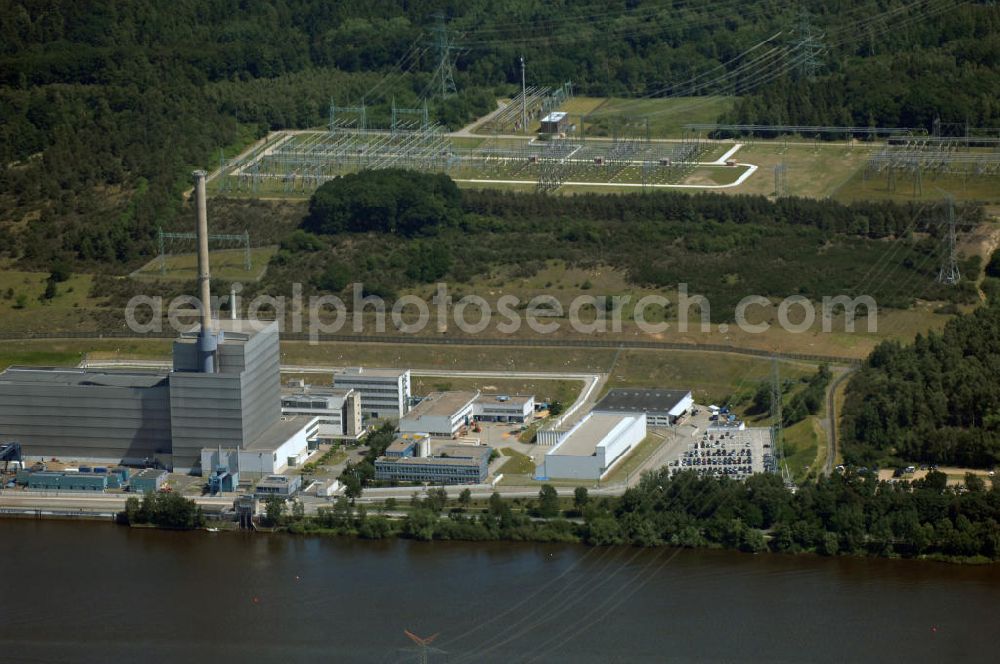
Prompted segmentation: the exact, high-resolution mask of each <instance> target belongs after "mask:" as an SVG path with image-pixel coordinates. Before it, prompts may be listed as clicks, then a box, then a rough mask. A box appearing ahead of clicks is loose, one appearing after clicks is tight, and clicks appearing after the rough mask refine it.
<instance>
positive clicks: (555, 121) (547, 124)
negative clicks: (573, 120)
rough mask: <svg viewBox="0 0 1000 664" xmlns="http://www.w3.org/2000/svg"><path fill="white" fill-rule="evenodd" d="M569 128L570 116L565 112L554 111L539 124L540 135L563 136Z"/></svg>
mask: <svg viewBox="0 0 1000 664" xmlns="http://www.w3.org/2000/svg"><path fill="white" fill-rule="evenodd" d="M568 128H569V115H568V114H567V113H565V112H563V111H553V112H551V113H549V114H548V115H546V116H545V117H543V118H542V120H541V122H540V123H539V129H538V132H539V133H540V134H561V133H563V132H565V131H566V130H567V129H568Z"/></svg>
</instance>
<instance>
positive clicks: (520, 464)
mask: <svg viewBox="0 0 1000 664" xmlns="http://www.w3.org/2000/svg"><path fill="white" fill-rule="evenodd" d="M500 453H501V454H502V455H504V456H505V457H507V462H506V463H504V464H503V465H502V466H500V471H499V472H501V473H503V474H504V475H508V474H510V475H528V476H531V475H533V474H534V472H535V464H534V463H533V462H532V461H531V459H530V458H528V455H527V454H521V453H520V452H518V451H517V450H514V449H511V448H509V447H502V448H500Z"/></svg>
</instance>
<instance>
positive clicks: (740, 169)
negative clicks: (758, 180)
mask: <svg viewBox="0 0 1000 664" xmlns="http://www.w3.org/2000/svg"><path fill="white" fill-rule="evenodd" d="M747 170H748V169H747V167H745V166H735V167H733V166H699V167H698V168H696V169H694V170H693V171H691V174H690V175H688V176H687V177H686V178H684V182H683V184H697V185H715V184H732V183H733V182H736V180H738V179H739V178H740V176H741V175H743V174H744V173H745V172H746V171H747ZM756 176H757V174H754V175H753V176H751V177H756Z"/></svg>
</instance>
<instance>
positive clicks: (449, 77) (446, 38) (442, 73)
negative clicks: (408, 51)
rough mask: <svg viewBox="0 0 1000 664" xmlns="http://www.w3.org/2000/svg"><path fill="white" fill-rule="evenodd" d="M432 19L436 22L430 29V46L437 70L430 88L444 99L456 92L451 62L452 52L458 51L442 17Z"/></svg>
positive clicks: (453, 65) (440, 15)
mask: <svg viewBox="0 0 1000 664" xmlns="http://www.w3.org/2000/svg"><path fill="white" fill-rule="evenodd" d="M434 18H435V21H436V22H435V24H434V27H433V28H431V34H432V35H433V36H434V40H433V42H431V46H433V47H434V51H435V52H436V53H437V68H436V69H435V70H434V77H433V78H432V79H431V86H432V87H438V88H439V89H440V92H441V98H442V99H444V98H446V97H448V96H450V95H453V94H455V92H456V91H457V90H456V88H455V63H454V62H453V61H452V51H457V50H459V49H458V47H457V46H455V44H454V43H453V42H452V40H451V35H450V34H449V32H448V26H447V24H446V23H445V19H444V15H443V14H435V16H434Z"/></svg>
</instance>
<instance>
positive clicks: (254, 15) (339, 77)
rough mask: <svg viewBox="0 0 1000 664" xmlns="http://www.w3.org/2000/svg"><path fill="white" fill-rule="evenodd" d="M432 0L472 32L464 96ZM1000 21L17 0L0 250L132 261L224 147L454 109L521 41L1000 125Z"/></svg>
mask: <svg viewBox="0 0 1000 664" xmlns="http://www.w3.org/2000/svg"><path fill="white" fill-rule="evenodd" d="M800 10H802V12H805V13H802V12H800ZM436 15H440V16H441V17H442V18H443V19H444V20H446V21H447V25H448V31H449V35H450V37H449V39H450V40H451V41H452V42H453V43H454V44H455V45H456V46H457V49H458V50H456V51H454V54H455V57H456V61H455V81H456V84H457V89H458V94H457V96H455V97H453V98H452V99H450V100H448V101H447V103H444V102H441V101H440V100H437V99H435V98H434V97H433V95H432V94H430V93H431V91H432V90H433V89H434V88H435V85H436V82H435V78H434V70H435V67H436V65H437V64H438V59H437V55H436V50H435V49H436V46H435V39H436V38H437V36H436V34H435V32H434V30H435V25H436V19H435V16H436ZM803 17H808V19H807V20H808V23H809V26H808V28H807V27H806V26H805V23H806V21H805V20H803ZM998 23H1000V8H998V7H997V6H996V4H995V3H986V2H967V3H955V2H948V1H945V0H913V1H912V2H905V1H904V0H843V1H840V2H836V3H829V2H821V1H819V0H810V1H808V2H803V3H796V4H795V5H788V3H781V2H775V1H774V0H741V1H739V2H737V1H736V0H720V1H719V2H712V3H696V2H689V1H686V0H676V1H675V2H670V3H663V2H661V1H659V0H614V1H611V2H593V1H591V0H588V1H585V2H569V1H568V0H562V1H557V2H538V1H537V0H516V1H512V2H507V3H502V4H497V3H494V2H487V1H485V0H472V1H469V2H457V1H455V0H416V1H414V0H406V1H403V0H373V1H372V2H365V3H344V2H341V3H331V2H325V1H323V0H276V1H273V2H253V3H248V2H237V1H236V0H203V1H201V2H192V1H190V0H179V1H177V2H172V3H170V4H169V5H163V4H162V3H156V2H151V1H150V0H140V1H137V2H129V3H118V2H110V1H109V0H103V1H98V2H87V3H79V2H70V1H68V0H55V1H44V2H43V1H40V0H29V1H21V2H16V1H13V0H2V1H0V118H2V120H0V210H2V213H0V255H3V254H6V255H8V256H12V257H14V258H17V259H19V260H20V261H21V263H22V265H25V266H27V267H39V268H40V267H44V266H46V265H47V264H48V263H50V262H51V261H52V259H53V257H54V256H63V257H64V258H66V259H68V260H71V261H72V262H74V264H75V266H76V267H78V268H81V267H85V268H86V269H87V270H89V271H109V272H110V271H117V272H119V273H120V272H121V268H122V267H123V266H129V267H134V266H135V265H136V263H137V262H138V261H139V260H141V259H142V258H143V257H145V256H148V255H149V254H150V253H151V251H152V250H153V244H154V243H153V236H154V233H155V231H156V229H157V228H158V227H163V228H166V229H168V230H169V229H171V228H172V227H173V225H174V224H176V223H177V218H178V213H179V210H180V205H181V195H180V194H181V192H182V191H183V190H184V189H185V188H186V186H187V179H188V172H189V171H190V170H191V169H192V168H193V167H195V166H210V165H212V164H213V163H217V160H218V158H219V155H218V151H219V149H220V147H221V148H224V149H225V150H226V151H227V154H229V155H230V156H231V155H232V154H233V150H235V149H236V148H237V147H238V146H241V145H245V144H247V142H249V141H251V140H253V139H254V138H256V137H259V136H262V135H263V134H264V133H265V132H266V131H268V130H270V129H277V128H295V127H309V126H316V125H321V124H322V123H323V122H324V120H325V118H326V109H327V105H328V103H329V101H330V100H331V99H334V100H335V101H336V102H337V103H340V104H356V103H359V102H361V101H362V100H364V102H365V103H366V104H368V105H369V106H371V108H372V111H371V114H372V118H373V121H379V120H380V119H382V120H384V119H385V118H386V116H387V107H388V105H389V103H390V102H391V100H393V99H395V100H396V102H397V103H399V104H400V105H403V106H415V105H418V104H419V103H420V101H421V99H422V98H424V97H430V105H431V113H432V114H433V116H434V118H435V119H437V120H438V121H441V122H443V123H445V124H447V125H449V126H453V127H454V126H458V125H460V124H462V123H464V122H466V121H467V120H469V119H471V118H472V117H474V116H477V115H480V114H482V113H484V112H485V111H488V110H489V109H490V108H492V107H493V105H494V100H495V97H496V95H497V94H509V93H510V92H511V91H512V90H514V89H515V86H516V84H517V83H518V81H519V74H520V72H519V69H518V57H519V56H520V55H524V56H525V58H526V59H527V61H528V62H529V63H530V65H529V66H530V80H531V82H532V83H535V84H540V85H541V84H546V85H556V84H559V83H561V82H563V81H567V80H571V81H572V82H573V84H574V89H575V91H576V92H577V93H581V94H591V95H620V96H629V97H644V96H649V97H658V96H665V95H667V96H671V95H719V94H736V95H738V96H740V97H741V98H742V102H741V103H740V104H739V105H738V106H737V108H736V109H735V110H734V119H740V120H748V121H749V120H756V121H767V122H776V121H787V122H824V123H831V124H841V123H848V122H851V123H854V124H866V125H867V124H878V125H883V126H892V125H898V124H903V125H909V126H920V127H929V126H930V125H931V123H932V122H933V120H934V119H936V118H938V117H940V119H941V121H942V122H944V123H946V124H947V123H965V122H967V121H968V122H970V123H972V124H973V125H985V126H1000V109H998V104H997V99H996V90H997V89H998V88H1000V82H998V80H997V75H998V74H997V72H998V70H1000V64H998V63H1000V45H998V39H1000V37H998V33H1000V30H998ZM817 35H819V36H817ZM765 40H768V41H767V43H766V44H765V45H761V44H762V42H764V41H765ZM806 50H808V51H809V53H811V54H813V55H814V56H815V58H816V60H817V62H816V66H815V67H814V66H812V65H811V64H810V65H809V67H808V68H804V67H805V65H806V64H808V63H807V62H806V60H804V59H803V54H804V53H805V51H806ZM807 69H808V71H807Z"/></svg>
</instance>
